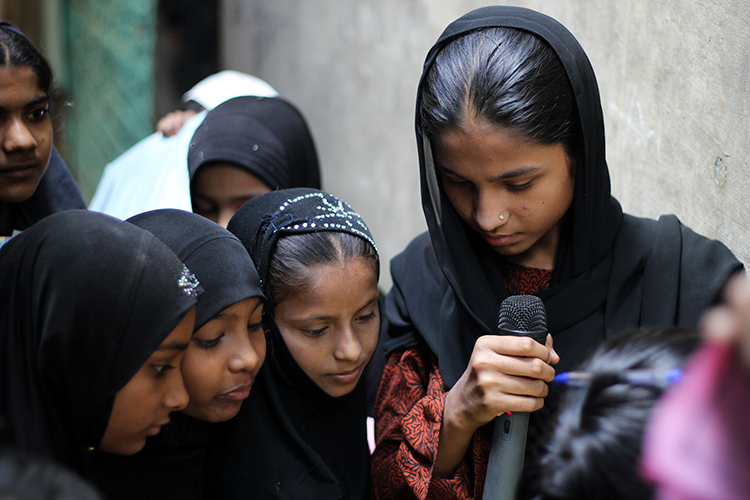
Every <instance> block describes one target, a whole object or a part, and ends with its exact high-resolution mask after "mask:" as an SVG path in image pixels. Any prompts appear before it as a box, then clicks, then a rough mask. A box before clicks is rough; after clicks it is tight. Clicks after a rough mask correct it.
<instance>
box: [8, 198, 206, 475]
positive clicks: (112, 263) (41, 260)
mask: <svg viewBox="0 0 750 500" xmlns="http://www.w3.org/2000/svg"><path fill="white" fill-rule="evenodd" d="M0 254H1V255H2V259H0V283H2V284H3V286H2V287H0V358H2V359H0V416H1V417H2V420H3V428H2V429H1V430H0V437H1V440H0V441H1V442H2V444H3V445H8V446H10V447H13V448H17V449H19V450H22V451H25V452H28V453H31V454H35V455H41V456H47V457H51V458H53V459H55V460H57V461H59V462H61V463H63V464H65V465H67V466H69V467H72V468H74V469H77V470H78V471H79V472H84V473H86V472H87V468H88V456H87V454H88V452H87V450H86V449H87V447H91V446H96V445H97V444H98V443H99V441H101V438H102V437H103V435H104V431H105V430H106V427H107V424H108V422H109V417H110V413H111V411H112V404H113V402H114V397H115V395H116V393H117V392H118V391H119V390H120V389H121V388H122V387H124V386H125V385H126V384H127V383H128V381H129V380H130V379H131V378H132V377H133V375H135V373H136V372H137V371H138V370H139V369H140V368H141V366H142V365H143V363H144V362H145V361H146V360H147V359H148V358H149V356H151V354H152V353H153V352H154V351H155V350H156V348H157V347H158V346H159V345H160V344H161V342H162V341H163V340H164V339H165V338H166V337H167V336H168V335H169V333H170V332H171V331H172V330H173V329H174V328H175V327H176V326H177V325H178V324H179V322H180V321H181V320H182V318H183V317H184V316H185V314H186V313H187V312H188V311H189V310H190V308H192V307H193V306H194V305H195V303H196V296H197V294H198V293H199V292H200V285H199V284H198V282H197V280H196V279H195V277H194V276H193V275H192V274H191V273H190V272H189V271H188V270H187V268H186V267H185V265H184V264H182V262H180V260H179V259H178V258H177V257H176V256H175V255H174V253H173V252H172V251H171V250H169V249H168V248H167V247H166V245H164V244H163V243H162V242H160V241H158V240H157V239H156V238H154V237H153V236H152V235H151V234H150V233H148V232H147V231H144V230H142V229H139V228H137V227H135V226H133V225H131V224H126V223H124V222H122V221H119V220H117V219H114V218H112V217H108V216H106V215H102V214H98V213H94V212H87V211H84V210H73V211H67V212H62V213H59V214H55V215H52V216H49V217H47V218H46V219H44V220H43V221H41V222H39V223H37V224H35V225H34V226H32V227H31V228H29V229H28V230H26V231H24V233H23V234H21V235H19V236H17V237H14V238H13V239H11V240H10V241H9V242H8V243H6V244H5V245H4V246H3V247H2V249H0Z"/></svg>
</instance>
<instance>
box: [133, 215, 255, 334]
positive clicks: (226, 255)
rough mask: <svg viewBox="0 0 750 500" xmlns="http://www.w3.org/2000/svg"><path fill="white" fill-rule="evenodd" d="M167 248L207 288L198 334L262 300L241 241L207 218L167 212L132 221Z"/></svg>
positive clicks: (200, 307)
mask: <svg viewBox="0 0 750 500" xmlns="http://www.w3.org/2000/svg"><path fill="white" fill-rule="evenodd" d="M128 222H130V223H131V224H135V225H136V226H138V227H140V228H142V229H145V230H146V231H148V232H150V233H151V234H153V235H154V236H156V237H157V238H158V239H159V240H161V241H163V242H164V243H166V245H167V246H168V247H169V248H170V249H171V250H172V251H173V252H174V253H175V254H177V257H179V258H180V260H182V262H183V263H184V264H185V265H186V266H187V267H188V269H190V271H191V272H192V273H193V274H195V277H196V278H198V281H200V283H201V286H202V287H203V290H204V292H203V294H201V296H200V297H199V298H198V305H197V307H196V309H195V330H194V331H198V329H199V328H201V327H202V326H203V325H205V324H206V323H207V322H208V321H209V320H210V319H211V318H213V317H214V316H216V315H217V314H219V313H220V312H221V311H223V310H224V309H226V308H227V307H229V306H231V305H233V304H236V303H237V302H239V301H241V300H245V299H247V298H250V297H262V296H263V292H262V291H261V289H260V279H259V278H258V272H257V271H256V270H255V265H254V264H253V261H252V259H250V256H249V255H248V253H247V250H245V247H243V246H242V243H241V242H240V240H239V239H237V237H236V236H235V235H233V234H232V233H230V232H229V231H227V230H226V229H224V228H223V227H221V226H220V225H218V224H216V223H215V222H212V221H210V220H208V219H206V218H205V217H202V216H200V215H196V214H194V213H192V212H185V211H183V210H175V209H163V210H152V211H150V212H145V213H142V214H139V215H136V216H134V217H131V218H130V219H128Z"/></svg>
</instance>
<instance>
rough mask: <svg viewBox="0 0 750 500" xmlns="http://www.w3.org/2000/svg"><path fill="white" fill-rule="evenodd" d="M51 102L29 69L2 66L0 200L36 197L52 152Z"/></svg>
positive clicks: (17, 201) (8, 201) (0, 78)
mask: <svg viewBox="0 0 750 500" xmlns="http://www.w3.org/2000/svg"><path fill="white" fill-rule="evenodd" d="M49 106H50V100H49V97H48V96H47V94H46V93H45V92H44V91H43V90H42V89H40V88H39V84H38V82H37V77H36V74H35V73H34V70H33V69H31V68H30V67H28V66H21V67H8V66H6V67H0V201H2V202H5V203H20V202H22V201H26V200H27V199H29V197H31V195H32V194H34V191H36V188H37V186H38V185H39V181H41V180H42V176H43V175H44V172H45V171H46V170H47V164H48V163H49V158H50V153H51V151H52V122H51V121H50V117H49Z"/></svg>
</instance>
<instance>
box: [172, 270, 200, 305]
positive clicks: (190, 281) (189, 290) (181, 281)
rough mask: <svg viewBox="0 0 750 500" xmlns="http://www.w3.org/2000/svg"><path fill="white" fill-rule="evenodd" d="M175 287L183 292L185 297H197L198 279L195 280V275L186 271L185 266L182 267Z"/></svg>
mask: <svg viewBox="0 0 750 500" xmlns="http://www.w3.org/2000/svg"><path fill="white" fill-rule="evenodd" d="M177 286H179V287H180V288H182V291H183V292H185V295H188V296H190V297H197V296H198V287H199V286H200V282H199V281H198V278H196V277H195V275H194V274H193V273H191V272H190V269H188V268H187V266H186V265H185V264H183V265H182V271H181V273H180V277H179V278H178V279H177Z"/></svg>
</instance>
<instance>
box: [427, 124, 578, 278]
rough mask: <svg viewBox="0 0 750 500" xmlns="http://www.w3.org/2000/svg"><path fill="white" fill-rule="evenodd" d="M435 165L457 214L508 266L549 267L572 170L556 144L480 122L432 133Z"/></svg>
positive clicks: (569, 192) (568, 200)
mask: <svg viewBox="0 0 750 500" xmlns="http://www.w3.org/2000/svg"><path fill="white" fill-rule="evenodd" d="M433 154H434V158H435V167H436V168H437V169H438V172H439V175H440V178H441V181H442V185H443V189H444V190H445V194H446V196H447V197H448V199H449V200H450V202H451V204H452V205H453V207H454V208H455V209H456V212H457V213H458V215H459V216H460V217H461V218H462V219H463V220H464V221H465V222H466V224H468V225H469V227H471V228H472V229H473V230H474V231H476V232H477V233H478V234H479V235H480V236H481V237H482V238H483V239H484V240H485V241H486V242H487V244H489V245H490V246H491V247H492V249H493V250H494V251H495V252H497V253H499V254H501V255H503V256H504V257H505V258H506V259H507V260H509V261H511V262H514V263H516V264H520V265H524V266H528V267H535V268H540V269H552V268H553V267H554V262H555V254H556V252H557V246H558V243H559V241H560V225H561V222H560V221H561V219H562V217H563V216H564V215H565V213H566V212H567V211H568V208H569V207H570V205H571V203H572V202H573V189H574V184H575V182H574V176H573V172H574V165H573V162H572V160H571V158H570V157H569V156H568V154H567V153H566V151H565V147H564V146H563V144H561V143H558V144H553V145H544V144H539V143H537V142H531V141H529V140H526V139H525V138H523V137H521V136H519V135H518V134H513V133H511V132H509V131H508V130H507V129H504V128H501V127H498V126H497V125H494V124H491V123H488V122H487V121H484V120H481V119H479V120H477V119H466V120H465V123H464V125H463V126H462V127H460V128H455V129H450V130H447V131H444V132H442V133H440V134H438V137H437V138H436V140H435V141H434V144H433Z"/></svg>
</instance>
